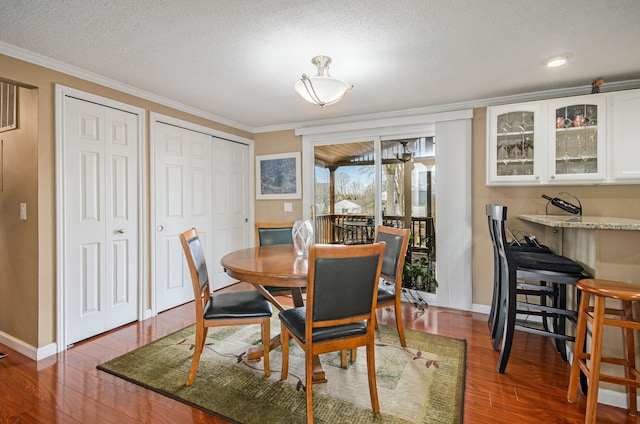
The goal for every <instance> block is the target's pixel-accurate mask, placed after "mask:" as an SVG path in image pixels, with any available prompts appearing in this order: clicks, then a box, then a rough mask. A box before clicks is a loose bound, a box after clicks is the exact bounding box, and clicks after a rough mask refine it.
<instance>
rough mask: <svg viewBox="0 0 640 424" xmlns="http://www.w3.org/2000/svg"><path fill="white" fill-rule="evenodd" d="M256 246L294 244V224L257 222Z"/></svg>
mask: <svg viewBox="0 0 640 424" xmlns="http://www.w3.org/2000/svg"><path fill="white" fill-rule="evenodd" d="M255 227H256V245H257V246H270V245H273V244H293V235H292V234H291V230H293V222H256V224H255Z"/></svg>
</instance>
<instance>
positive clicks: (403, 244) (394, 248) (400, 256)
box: [374, 225, 411, 284]
mask: <svg viewBox="0 0 640 424" xmlns="http://www.w3.org/2000/svg"><path fill="white" fill-rule="evenodd" d="M410 235H411V231H410V230H409V229H408V228H393V227H385V226H383V225H379V226H378V228H376V235H375V237H374V241H375V242H376V243H378V242H381V241H384V242H385V243H386V244H387V247H386V249H385V251H384V260H383V262H382V271H381V272H380V275H381V276H382V278H384V279H385V280H388V281H391V282H393V283H396V284H398V283H402V272H403V268H404V261H405V257H406V256H407V249H408V247H409V236H410Z"/></svg>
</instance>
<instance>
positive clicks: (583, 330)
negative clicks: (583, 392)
mask: <svg viewBox="0 0 640 424" xmlns="http://www.w3.org/2000/svg"><path fill="white" fill-rule="evenodd" d="M590 297H591V296H590V295H589V294H582V297H581V299H580V307H579V308H578V327H577V328H576V340H575V343H574V345H573V363H572V364H571V372H570V374H569V388H568V389H567V400H568V401H569V402H570V403H574V402H575V401H576V398H577V396H578V380H579V375H580V361H581V359H580V358H581V355H583V352H584V346H585V340H586V338H587V317H586V315H585V314H586V313H587V310H588V309H589V298H590Z"/></svg>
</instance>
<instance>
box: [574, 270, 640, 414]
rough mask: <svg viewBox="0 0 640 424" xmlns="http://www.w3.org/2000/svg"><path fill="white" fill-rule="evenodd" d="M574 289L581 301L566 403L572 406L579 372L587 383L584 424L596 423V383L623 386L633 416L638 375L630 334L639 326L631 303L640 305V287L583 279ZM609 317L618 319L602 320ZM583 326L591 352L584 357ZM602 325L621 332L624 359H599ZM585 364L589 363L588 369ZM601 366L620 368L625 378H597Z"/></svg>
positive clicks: (632, 335) (609, 376) (635, 408)
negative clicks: (612, 304)
mask: <svg viewBox="0 0 640 424" xmlns="http://www.w3.org/2000/svg"><path fill="white" fill-rule="evenodd" d="M576 287H577V288H578V289H579V290H580V291H581V292H582V298H581V300H580V309H579V311H578V328H577V330H576V341H575V346H574V352H573V364H572V366H571V374H570V377H569V389H568V393H567V399H568V400H569V402H571V403H573V402H575V400H576V397H577V395H578V374H579V373H580V370H582V371H583V372H584V373H585V374H587V377H588V379H589V390H588V394H587V407H586V413H585V420H584V421H585V423H595V422H596V408H597V406H598V385H599V383H600V381H605V382H608V383H614V384H620V385H624V386H627V389H628V390H627V394H628V396H629V405H628V409H629V414H631V415H635V414H636V411H637V404H636V403H637V402H636V389H637V388H638V387H640V372H639V371H638V370H637V369H636V352H635V344H634V343H635V340H634V333H633V331H634V330H640V322H638V321H634V320H633V314H632V308H631V306H632V303H631V302H635V301H640V285H636V284H630V283H623V282H619V281H609V280H599V279H587V280H580V281H578V282H577V283H576ZM591 297H593V298H594V305H593V307H592V306H590V305H589V304H590V299H591ZM607 299H617V300H620V301H622V309H613V308H607V307H606V301H607ZM611 315H613V316H619V317H620V318H618V319H614V318H607V317H606V316H611ZM587 323H590V324H591V326H592V336H591V337H592V338H591V351H590V352H588V353H585V352H584V347H585V340H586V335H587ZM605 325H609V326H613V327H619V328H622V329H623V335H624V345H625V358H614V357H608V356H602V335H603V332H604V326H605ZM587 361H589V364H588V365H587ZM602 362H605V363H609V364H614V365H619V366H623V367H624V369H625V377H618V376H613V375H608V374H601V373H600V365H601V363H602Z"/></svg>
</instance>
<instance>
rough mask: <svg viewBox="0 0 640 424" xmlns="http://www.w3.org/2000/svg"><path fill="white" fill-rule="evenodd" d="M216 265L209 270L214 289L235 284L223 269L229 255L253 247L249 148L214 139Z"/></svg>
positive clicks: (214, 249) (214, 248)
mask: <svg viewBox="0 0 640 424" xmlns="http://www.w3.org/2000/svg"><path fill="white" fill-rule="evenodd" d="M213 143H214V148H213V152H214V153H213V166H214V170H213V172H214V174H213V199H214V200H213V212H214V213H213V225H214V241H213V251H214V254H213V256H214V257H213V262H212V263H211V265H209V266H208V268H209V273H210V274H211V280H212V287H213V289H214V290H215V289H219V288H222V287H225V286H227V285H229V284H232V283H234V282H235V280H233V279H231V278H230V277H229V276H228V275H227V274H226V273H225V272H224V268H223V267H222V266H221V265H220V259H221V258H222V257H223V256H224V255H226V254H227V253H229V252H231V251H233V250H237V249H242V248H245V247H248V246H250V245H251V237H253V236H254V234H253V231H252V229H251V228H249V166H250V162H249V146H247V145H245V144H240V143H235V142H231V141H225V140H221V139H217V138H214V139H213Z"/></svg>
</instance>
